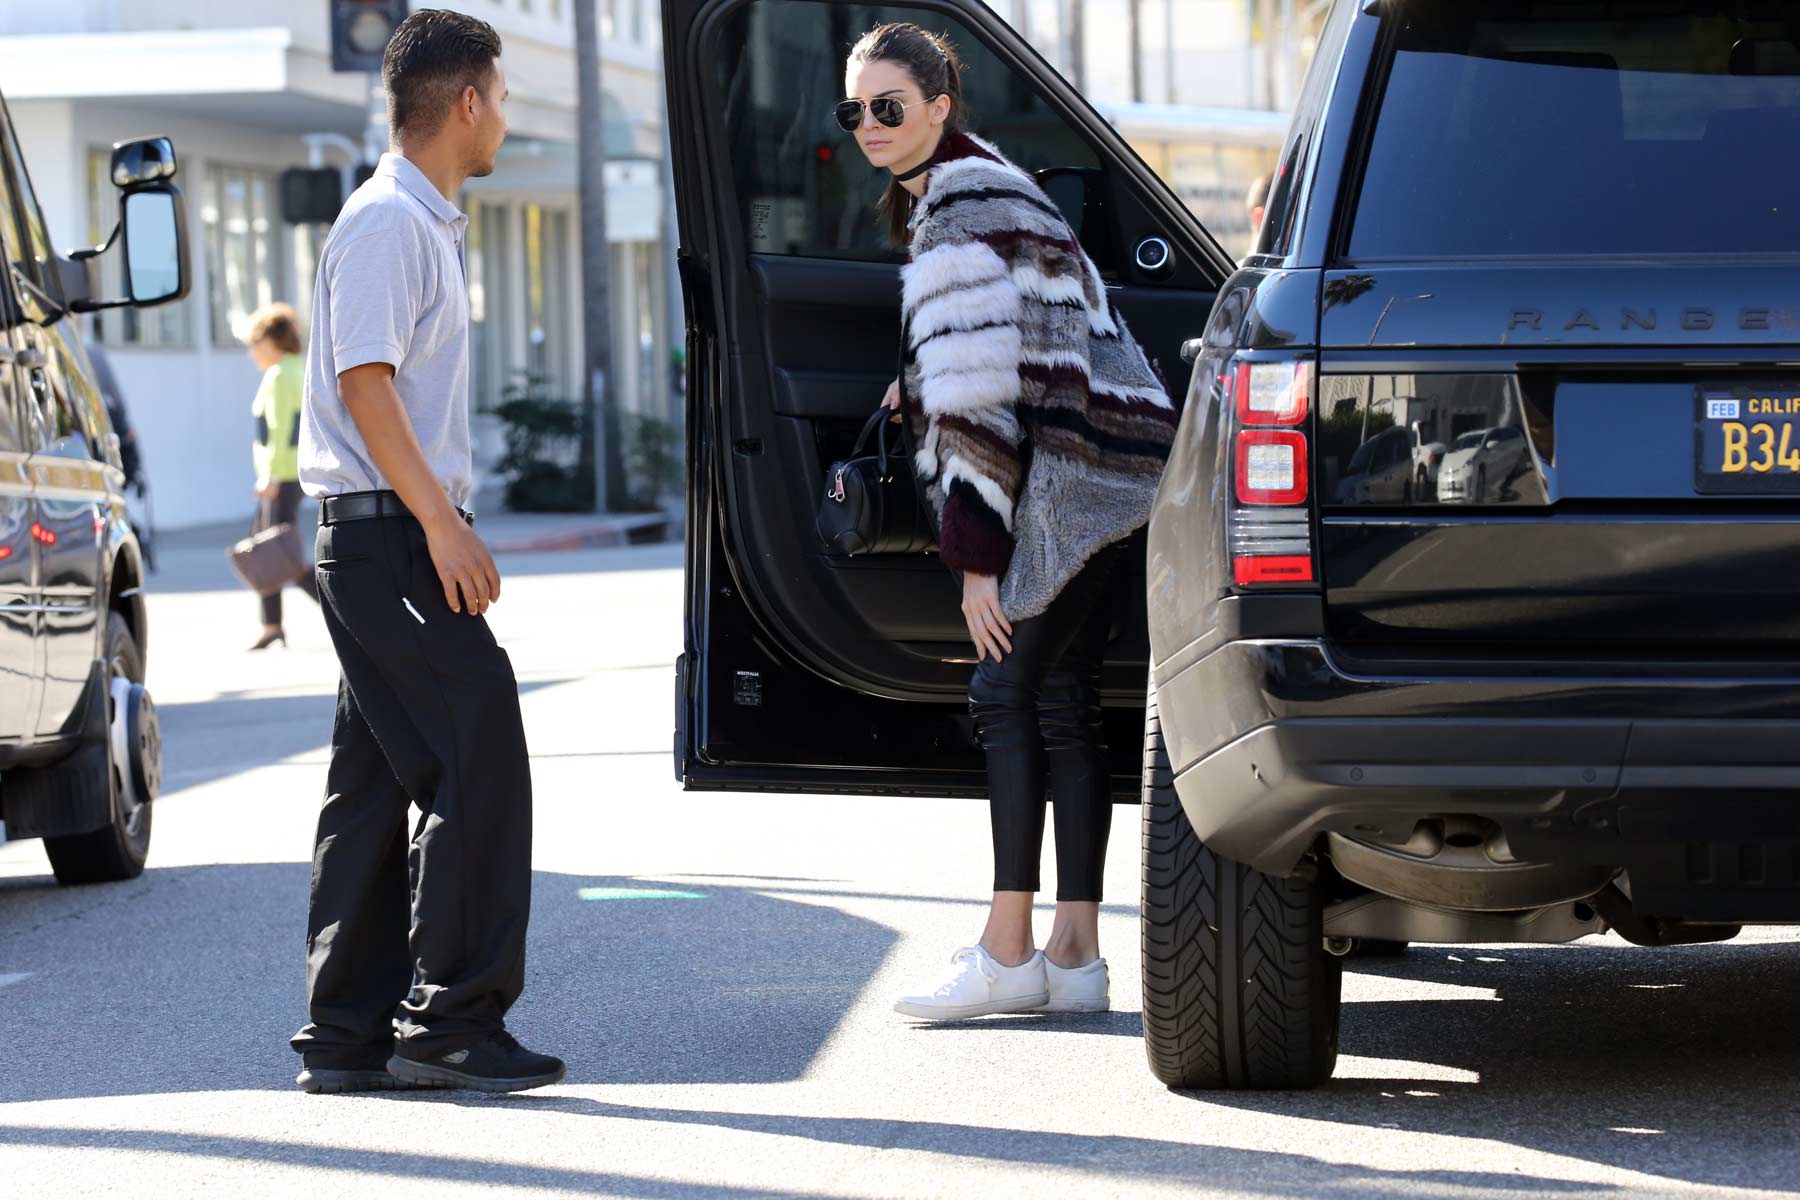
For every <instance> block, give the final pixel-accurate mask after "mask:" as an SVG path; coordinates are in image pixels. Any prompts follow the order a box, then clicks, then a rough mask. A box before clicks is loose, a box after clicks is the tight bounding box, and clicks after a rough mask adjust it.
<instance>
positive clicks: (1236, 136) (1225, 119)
mask: <svg viewBox="0 0 1800 1200" xmlns="http://www.w3.org/2000/svg"><path fill="white" fill-rule="evenodd" d="M1095 108H1096V109H1097V110H1098V112H1099V113H1100V115H1101V116H1103V117H1105V118H1106V119H1107V121H1109V122H1110V123H1111V124H1112V126H1113V128H1115V129H1117V130H1118V131H1119V133H1120V135H1121V136H1123V137H1124V138H1125V139H1126V140H1127V141H1145V142H1204V143H1206V144H1208V145H1215V146H1221V145H1222V146H1264V147H1268V148H1270V149H1274V150H1279V149H1280V148H1281V141H1282V139H1283V138H1284V137H1286V136H1287V128H1288V114H1287V113H1283V112H1269V111H1267V110H1265V109H1258V108H1215V107H1209V106H1204V105H1197V104H1099V105H1095Z"/></svg>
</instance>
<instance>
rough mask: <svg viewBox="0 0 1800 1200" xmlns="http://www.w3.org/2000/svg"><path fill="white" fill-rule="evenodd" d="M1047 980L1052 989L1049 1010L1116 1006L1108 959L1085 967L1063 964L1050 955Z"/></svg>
mask: <svg viewBox="0 0 1800 1200" xmlns="http://www.w3.org/2000/svg"><path fill="white" fill-rule="evenodd" d="M1044 979H1045V982H1046V983H1048V984H1049V991H1050V1002H1049V1003H1048V1004H1046V1005H1044V1008H1043V1011H1045V1012H1071V1013H1075V1012H1106V1011H1108V1010H1109V1009H1111V1008H1112V990H1111V983H1110V981H1109V980H1108V978H1107V974H1106V960H1105V959H1104V958H1096V959H1095V960H1094V961H1093V962H1091V963H1089V964H1088V965H1087V966H1085V967H1059V966H1057V965H1056V964H1055V963H1053V962H1051V961H1050V960H1049V959H1047V958H1046V959H1044Z"/></svg>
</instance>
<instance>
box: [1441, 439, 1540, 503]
mask: <svg viewBox="0 0 1800 1200" xmlns="http://www.w3.org/2000/svg"><path fill="white" fill-rule="evenodd" d="M1525 451H1526V446H1525V434H1524V432H1523V431H1522V430H1520V429H1518V428H1517V427H1516V426H1501V427H1499V428H1495V429H1477V430H1475V431H1474V432H1473V433H1465V434H1463V435H1462V436H1461V437H1459V438H1457V439H1456V441H1455V442H1454V443H1453V444H1452V445H1451V447H1450V449H1449V451H1448V452H1447V453H1446V454H1445V455H1444V463H1443V466H1442V467H1440V468H1439V470H1438V483H1437V497H1438V502H1439V503H1441V504H1486V503H1489V502H1490V501H1494V500H1498V499H1501V498H1502V496H1503V494H1504V492H1505V490H1506V485H1507V484H1508V483H1509V482H1511V481H1512V479H1513V477H1514V476H1515V475H1517V474H1518V473H1519V472H1520V471H1521V470H1522V469H1523V468H1524V466H1525Z"/></svg>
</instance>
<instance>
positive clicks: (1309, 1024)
mask: <svg viewBox="0 0 1800 1200" xmlns="http://www.w3.org/2000/svg"><path fill="white" fill-rule="evenodd" d="M1143 787H1144V790H1143V822H1144V870H1143V885H1144V888H1143V910H1142V917H1141V918H1140V920H1141V928H1142V952H1143V972H1144V1049H1145V1051H1146V1052H1147V1053H1148V1055H1149V1059H1150V1070H1151V1072H1152V1073H1153V1074H1154V1075H1155V1076H1156V1077H1157V1078H1158V1079H1160V1080H1161V1081H1162V1082H1163V1083H1165V1084H1167V1085H1168V1086H1169V1087H1171V1088H1207V1089H1231V1090H1250V1089H1257V1090H1264V1089H1292V1088H1310V1087H1317V1086H1318V1085H1319V1084H1321V1083H1323V1082H1324V1081H1325V1080H1327V1079H1329V1078H1331V1072H1332V1069H1333V1067H1335V1066H1336V1065H1337V1039H1338V1008H1339V1002H1340V997H1341V992H1342V983H1343V971H1342V967H1341V964H1340V963H1339V962H1338V960H1337V959H1335V958H1333V957H1332V956H1331V955H1329V954H1327V953H1326V952H1325V939H1324V914H1325V908H1324V895H1323V889H1322V888H1321V887H1320V884H1319V881H1318V875H1317V872H1316V871H1306V870H1304V868H1303V870H1302V872H1301V873H1298V874H1296V875H1294V876H1293V877H1292V878H1288V879H1279V878H1276V877H1274V876H1271V875H1265V874H1263V873H1262V872H1260V871H1256V870H1252V869H1251V868H1250V867H1247V866H1244V865H1243V864H1241V863H1237V862H1233V861H1232V860H1230V859H1228V858H1224V857H1221V856H1220V855H1217V854H1214V853H1213V852H1212V851H1210V850H1208V849H1207V848H1206V847H1205V846H1204V845H1202V844H1201V842H1200V839H1199V837H1197V836H1196V835H1195V833H1194V827H1193V826H1192V825H1191V824H1189V822H1188V818H1187V814H1186V813H1185V812H1184V811H1183V810H1182V807H1181V802H1180V801H1179V800H1178V799H1177V798H1176V796H1175V783H1174V775H1173V772H1172V771H1171V770H1170V767H1169V756H1168V752H1167V750H1166V749H1165V748H1164V745H1163V738H1162V725H1161V722H1160V720H1159V718H1158V714H1157V703H1156V692H1155V690H1154V689H1152V690H1151V692H1150V695H1149V702H1148V705H1147V707H1146V709H1145V720H1144V785H1143Z"/></svg>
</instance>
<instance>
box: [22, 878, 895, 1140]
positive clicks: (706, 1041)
mask: <svg viewBox="0 0 1800 1200" xmlns="http://www.w3.org/2000/svg"><path fill="white" fill-rule="evenodd" d="M310 878H311V874H310V869H309V867H308V866H307V865H305V864H300V863H274V864H238V865H229V866H195V867H179V868H165V869H160V870H150V871H146V872H145V873H144V874H143V875H142V876H141V877H139V878H138V879H135V880H131V881H129V882H126V883H122V884H107V885H101V886H94V887H83V888H59V887H57V886H56V885H55V884H54V883H53V882H52V881H51V879H50V878H49V877H48V876H47V875H45V876H35V877H30V878H23V879H19V878H15V879H5V880H0V975H19V974H23V975H24V976H25V978H23V979H22V980H18V981H16V982H13V983H10V984H9V985H8V986H6V987H4V988H0V1014H4V1021H5V1026H6V1028H9V1029H12V1030H15V1031H19V1030H31V1031H33V1033H32V1036H29V1037H24V1036H16V1037H8V1038H6V1039H4V1041H0V1104H7V1103H15V1102H19V1101H30V1100H54V1099H68V1098H76V1097H85V1096H123V1095H140V1094H155V1093H167V1092H180V1091H228V1090H233V1089H247V1090H264V1089H276V1090H285V1089H291V1088H293V1087H294V1082H293V1078H294V1075H295V1073H296V1072H297V1071H298V1070H299V1068H300V1060H299V1056H298V1055H296V1054H294V1053H293V1051H292V1050H290V1049H289V1048H288V1045H287V1039H288V1038H289V1037H290V1036H291V1035H292V1034H293V1032H294V1030H295V1029H296V1028H297V1027H298V1026H299V1024H300V1023H301V1022H302V1021H303V1020H304V1018H305V1003H306V1001H305V985H304V980H303V960H304V947H303V942H304V936H305V935H304V930H305V912H306V902H307V891H308V886H309V882H310ZM584 893H585V894H587V895H589V896H595V895H601V896H617V897H619V898H612V899H600V900H594V899H583V898H582V897H583V894H584ZM665 893H685V894H697V895H698V896H699V898H698V899H685V898H673V897H668V896H666V895H664V894H665ZM896 937H897V935H896V934H895V933H894V931H893V930H891V929H889V928H887V927H885V926H883V925H880V924H877V923H876V922H874V921H869V920H865V919H862V918H860V917H854V916H850V915H848V914H846V913H843V912H840V911H838V910H837V909H835V908H832V907H829V906H826V905H819V904H802V903H797V902H794V901H789V900H782V899H777V898H774V897H770V896H768V895H765V894H763V893H760V892H758V891H755V890H754V889H749V888H734V887H719V886H712V885H709V886H705V887H695V886H690V885H683V884H670V883H663V882H659V881H656V880H647V879H641V878H629V879H628V878H602V877H589V876H579V875H565V874H556V873H551V872H542V871H540V872H536V873H535V874H534V875H533V877H532V926H531V941H530V946H529V966H528V977H527V984H526V990H525V995H524V998H523V999H522V1000H521V1001H520V1002H519V1004H518V1006H517V1007H515V1008H514V1010H513V1012H512V1014H510V1016H509V1018H508V1024H509V1026H510V1027H511V1028H512V1030H513V1032H514V1033H516V1034H517V1035H518V1036H519V1037H520V1039H521V1040H523V1041H524V1042H525V1043H526V1044H527V1045H534V1046H540V1047H542V1048H544V1049H547V1050H551V1051H553V1052H555V1053H558V1054H560V1055H562V1056H563V1057H565V1058H566V1059H567V1060H568V1061H569V1081H570V1082H571V1083H607V1084H618V1083H645V1084H664V1083H670V1084H673V1083H681V1084H706V1083H778V1082H784V1081H787V1080H792V1079H797V1078H799V1077H800V1076H801V1075H803V1074H804V1073H805V1072H806V1070H807V1068H808V1066H809V1065H810V1064H811V1063H812V1061H813V1059H814V1057H815V1056H816V1055H817V1054H818V1052H819V1049H820V1047H822V1046H823V1045H824V1044H825V1042H826V1041H827V1040H828V1039H829V1038H830V1037H831V1035H832V1033H833V1032H834V1031H835V1030H836V1028H837V1026H838V1023H839V1021H840V1020H841V1019H842V1017H843V1015H844V1014H845V1012H847V1011H848V1010H849V1009H850V1007H851V1006H852V1004H853V1002H854V1001H855V999H856V997H857V996H858V995H859V994H860V993H861V991H862V989H863V988H864V987H865V986H866V985H867V983H868V981H869V979H870V978H871V977H872V976H873V975H874V973H875V972H876V971H877V970H878V969H879V968H880V966H881V963H882V961H883V959H884V958H885V957H886V955H887V953H888V952H889V950H890V948H891V947H892V945H893V943H894V941H895V940H896ZM796 947H808V948H810V951H811V952H809V953H806V954H798V953H796V952H795V948H796ZM72 1001H74V1002H72Z"/></svg>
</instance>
